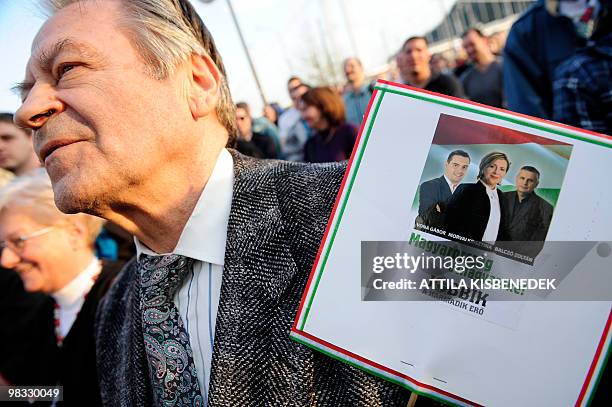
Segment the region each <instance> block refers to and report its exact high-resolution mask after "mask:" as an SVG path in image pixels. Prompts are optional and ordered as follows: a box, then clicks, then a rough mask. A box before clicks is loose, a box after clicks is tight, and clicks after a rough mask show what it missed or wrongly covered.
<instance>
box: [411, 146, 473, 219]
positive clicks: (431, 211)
mask: <svg viewBox="0 0 612 407" xmlns="http://www.w3.org/2000/svg"><path fill="white" fill-rule="evenodd" d="M469 165H470V155H469V154H468V153H466V152H465V151H463V150H455V151H452V152H451V153H450V154H449V155H448V158H447V159H446V163H445V164H444V174H442V176H440V177H438V178H434V179H431V180H429V181H425V182H423V183H422V184H421V186H420V188H419V218H417V223H423V224H425V225H427V226H433V227H442V225H443V223H444V219H443V218H444V216H443V215H444V207H445V205H446V201H448V199H449V198H450V197H451V196H452V195H453V193H454V192H455V190H456V189H457V187H458V186H459V184H460V183H461V181H462V180H463V178H464V177H465V174H466V173H467V169H468V167H469Z"/></svg>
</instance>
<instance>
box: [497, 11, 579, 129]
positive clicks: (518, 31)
mask: <svg viewBox="0 0 612 407" xmlns="http://www.w3.org/2000/svg"><path fill="white" fill-rule="evenodd" d="M584 4H586V2H580V3H579V2H575V1H553V0H538V1H537V2H536V3H535V4H534V5H533V6H532V7H530V8H529V9H528V10H527V11H526V12H525V13H524V14H523V15H522V16H521V17H520V18H519V19H518V20H516V22H515V23H514V24H513V25H512V28H511V29H510V33H509V34H508V39H507V41H506V46H505V47H504V95H505V97H506V104H507V107H508V109H509V110H512V111H515V112H518V113H524V114H528V115H531V116H536V117H541V118H543V119H551V118H552V104H553V78H554V72H555V70H556V69H557V67H558V66H559V64H560V63H561V62H563V61H565V60H567V59H568V58H570V57H571V56H572V55H574V53H575V52H576V50H577V49H578V48H580V47H582V46H584V45H585V38H584V37H583V36H582V35H579V34H578V33H577V31H576V29H575V26H574V24H573V23H572V19H571V18H569V17H568V16H567V15H568V14H572V15H573V14H575V13H574V12H573V11H575V10H573V6H576V5H577V6H582V5H584ZM584 11H586V9H584V8H583V11H582V13H581V12H580V11H579V12H578V14H584ZM578 18H580V17H578Z"/></svg>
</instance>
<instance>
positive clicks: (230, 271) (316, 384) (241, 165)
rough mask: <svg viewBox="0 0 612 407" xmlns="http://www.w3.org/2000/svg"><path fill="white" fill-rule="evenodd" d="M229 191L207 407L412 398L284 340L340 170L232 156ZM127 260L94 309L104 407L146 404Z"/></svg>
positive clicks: (134, 281)
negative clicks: (221, 275)
mask: <svg viewBox="0 0 612 407" xmlns="http://www.w3.org/2000/svg"><path fill="white" fill-rule="evenodd" d="M231 153H232V155H233V158H234V172H235V180H234V191H233V198H232V204H231V212H230V217H229V224H228V232H227V233H228V235H227V244H226V250H225V265H224V270H223V278H222V283H221V296H220V301H219V309H218V313H217V321H216V330H215V340H214V348H213V358H212V369H211V370H212V372H211V379H210V391H209V395H208V401H209V403H210V405H211V406H310V405H317V406H379V405H385V406H395V405H398V406H399V405H402V406H405V405H406V402H407V399H408V396H409V392H407V391H405V390H403V389H401V388H400V387H398V386H396V385H394V384H391V383H387V382H384V381H382V380H380V379H378V378H376V377H373V376H370V375H368V374H366V373H363V372H361V371H360V370H357V369H355V368H353V367H351V366H348V365H345V364H342V363H340V362H338V361H336V360H334V359H331V358H329V357H327V356H325V355H323V354H320V353H318V352H314V351H312V350H310V349H309V348H307V347H305V346H303V345H301V344H299V343H296V342H294V341H292V340H290V339H289V332H290V329H291V326H292V323H293V320H294V318H295V315H296V312H297V308H298V305H299V302H300V299H301V296H302V293H303V291H304V287H305V285H306V281H307V279H308V275H309V273H310V270H311V267H312V264H313V262H314V259H315V256H316V252H317V249H318V247H319V244H320V243H321V239H322V236H323V233H324V229H325V226H326V224H327V221H328V218H329V215H330V213H331V209H332V207H333V203H334V200H335V197H336V194H337V192H338V190H339V188H340V184H341V181H342V177H343V175H344V172H345V169H346V164H339V163H333V164H322V165H312V164H300V163H291V162H285V161H269V160H256V159H251V158H247V157H245V156H243V155H240V154H239V153H237V152H235V151H233V150H232V151H231ZM139 283H140V281H139V274H138V271H137V267H136V262H135V261H134V260H133V261H132V262H130V263H129V264H128V265H127V266H126V268H125V269H124V270H123V271H122V273H121V275H120V276H119V278H118V280H117V282H116V283H115V284H114V286H113V287H112V288H111V290H110V291H109V293H108V295H107V296H106V298H105V300H104V301H103V303H102V304H101V306H100V308H99V309H98V322H97V329H96V335H97V352H98V354H97V356H98V374H99V377H100V381H101V383H100V386H101V392H102V400H103V403H104V404H105V405H107V406H150V405H153V401H152V392H151V384H150V379H149V372H148V367H147V361H146V359H145V356H144V355H145V352H144V350H143V346H144V345H143V337H142V328H141V313H140V310H139V295H140V294H139Z"/></svg>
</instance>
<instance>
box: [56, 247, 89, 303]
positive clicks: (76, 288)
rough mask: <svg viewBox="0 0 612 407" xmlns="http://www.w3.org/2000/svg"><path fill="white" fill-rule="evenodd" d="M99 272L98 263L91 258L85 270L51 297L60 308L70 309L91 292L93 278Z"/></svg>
mask: <svg viewBox="0 0 612 407" xmlns="http://www.w3.org/2000/svg"><path fill="white" fill-rule="evenodd" d="M100 270H101V265H100V261H99V260H98V259H97V258H96V257H95V256H92V259H91V262H89V264H88V265H87V267H86V268H85V270H83V271H82V272H80V273H79V274H78V275H77V276H76V277H75V278H73V279H72V280H71V281H70V282H69V283H68V284H66V285H65V286H64V287H62V288H61V289H59V290H57V291H56V292H54V293H52V294H51V296H52V297H53V299H54V300H55V302H57V305H59V306H60V308H70V307H71V306H73V305H74V304H77V303H79V302H80V301H82V300H83V299H84V298H85V295H87V293H88V292H89V290H91V287H92V286H93V284H94V280H95V277H96V276H97V275H98V274H99V273H100Z"/></svg>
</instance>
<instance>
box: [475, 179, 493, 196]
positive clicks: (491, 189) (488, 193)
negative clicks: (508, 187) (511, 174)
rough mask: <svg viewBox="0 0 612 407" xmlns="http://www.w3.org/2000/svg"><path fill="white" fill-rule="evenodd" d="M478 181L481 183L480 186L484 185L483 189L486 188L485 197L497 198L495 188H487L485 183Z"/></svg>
mask: <svg viewBox="0 0 612 407" xmlns="http://www.w3.org/2000/svg"><path fill="white" fill-rule="evenodd" d="M479 181H480V182H481V183H482V185H484V187H485V188H486V190H487V195H489V196H490V197H491V198H497V191H496V189H497V187H495V188H491V187H490V186H488V185H487V184H485V183H484V182H483V181H482V180H479Z"/></svg>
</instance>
